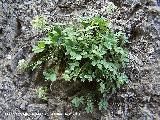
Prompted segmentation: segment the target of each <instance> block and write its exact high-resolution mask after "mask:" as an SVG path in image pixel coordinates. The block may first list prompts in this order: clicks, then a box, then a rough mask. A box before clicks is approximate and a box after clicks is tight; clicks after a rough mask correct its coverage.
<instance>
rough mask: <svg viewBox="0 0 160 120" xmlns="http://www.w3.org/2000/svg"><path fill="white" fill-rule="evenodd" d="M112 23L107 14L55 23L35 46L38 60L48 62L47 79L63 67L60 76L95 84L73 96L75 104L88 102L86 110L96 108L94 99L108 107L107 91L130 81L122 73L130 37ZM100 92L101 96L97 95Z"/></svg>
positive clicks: (103, 106) (69, 79) (45, 72)
mask: <svg viewBox="0 0 160 120" xmlns="http://www.w3.org/2000/svg"><path fill="white" fill-rule="evenodd" d="M109 24H110V22H109V20H106V19H105V18H102V17H93V18H86V19H82V20H81V21H79V22H76V24H74V23H73V24H68V25H63V24H62V25H54V26H53V27H52V28H51V29H50V30H49V31H48V36H47V37H46V38H44V39H43V40H41V41H38V43H37V46H34V48H33V52H34V53H36V54H37V55H39V56H40V58H39V59H37V61H43V62H42V63H45V65H46V66H47V67H46V69H44V72H43V75H44V76H45V79H46V80H51V81H55V80H56V79H57V76H58V75H60V74H59V71H61V69H62V68H63V69H64V70H62V71H61V72H62V73H63V74H62V75H60V77H59V78H62V79H64V80H65V81H68V82H72V81H81V82H82V83H83V82H86V83H87V84H90V85H94V87H93V86H90V89H92V87H93V88H94V89H93V90H90V91H87V90H86V92H85V93H83V94H82V96H84V97H82V96H76V97H75V98H73V100H72V104H73V106H75V107H78V106H79V105H80V104H86V106H87V107H86V111H87V112H91V111H92V110H93V105H94V104H95V103H98V105H99V109H100V110H101V109H106V107H107V101H105V98H104V96H105V94H106V93H107V92H114V91H115V90H116V89H117V88H119V87H120V86H121V85H123V84H124V83H125V82H126V81H127V76H126V75H125V74H124V73H123V68H124V67H125V63H126V62H128V52H127V50H126V49H125V48H124V47H125V43H126V42H127V38H126V37H125V35H124V33H122V32H121V31H119V32H114V31H112V30H111V29H110V28H109ZM37 61H34V62H37ZM38 65H41V64H38ZM84 87H85V86H84ZM97 95H98V97H99V99H98V100H96V99H95V98H96V97H97ZM94 96H96V97H94ZM97 101H99V102H97Z"/></svg>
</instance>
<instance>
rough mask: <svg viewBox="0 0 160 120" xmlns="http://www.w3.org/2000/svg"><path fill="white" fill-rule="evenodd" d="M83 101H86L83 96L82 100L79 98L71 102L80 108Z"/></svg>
mask: <svg viewBox="0 0 160 120" xmlns="http://www.w3.org/2000/svg"><path fill="white" fill-rule="evenodd" d="M83 101H84V98H83V96H81V97H80V98H78V97H75V98H73V100H72V101H71V102H72V105H73V106H74V107H79V106H80V104H83Z"/></svg>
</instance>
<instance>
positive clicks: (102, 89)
mask: <svg viewBox="0 0 160 120" xmlns="http://www.w3.org/2000/svg"><path fill="white" fill-rule="evenodd" d="M105 89H106V87H105V84H104V83H103V82H101V83H100V91H101V93H104V92H105Z"/></svg>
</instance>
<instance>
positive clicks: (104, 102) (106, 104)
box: [98, 99, 108, 110]
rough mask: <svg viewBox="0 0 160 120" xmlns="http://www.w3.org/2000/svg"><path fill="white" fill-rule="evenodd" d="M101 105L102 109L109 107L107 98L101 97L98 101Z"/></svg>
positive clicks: (100, 108)
mask: <svg viewBox="0 0 160 120" xmlns="http://www.w3.org/2000/svg"><path fill="white" fill-rule="evenodd" d="M98 105H99V110H102V109H105V110H106V109H107V106H108V103H107V101H106V100H104V99H101V100H100V102H99V103H98Z"/></svg>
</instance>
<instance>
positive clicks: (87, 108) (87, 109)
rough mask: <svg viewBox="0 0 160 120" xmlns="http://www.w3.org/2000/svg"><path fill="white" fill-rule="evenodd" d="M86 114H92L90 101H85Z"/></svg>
mask: <svg viewBox="0 0 160 120" xmlns="http://www.w3.org/2000/svg"><path fill="white" fill-rule="evenodd" d="M85 110H86V112H87V113H91V112H93V102H92V101H91V100H88V101H87V106H86V108H85Z"/></svg>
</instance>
